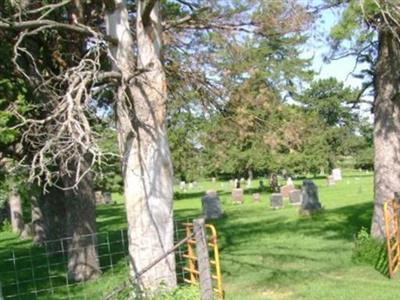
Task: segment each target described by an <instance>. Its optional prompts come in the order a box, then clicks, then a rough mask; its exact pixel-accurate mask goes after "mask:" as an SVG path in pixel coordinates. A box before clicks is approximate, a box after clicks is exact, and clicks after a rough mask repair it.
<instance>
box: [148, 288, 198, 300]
mask: <svg viewBox="0 0 400 300" xmlns="http://www.w3.org/2000/svg"><path fill="white" fill-rule="evenodd" d="M198 299H200V293H199V288H198V287H197V286H189V285H185V286H180V287H178V288H177V289H175V290H173V291H172V292H169V293H166V294H163V295H161V296H159V297H157V298H155V299H154V300H198Z"/></svg>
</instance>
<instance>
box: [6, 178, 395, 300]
mask: <svg viewBox="0 0 400 300" xmlns="http://www.w3.org/2000/svg"><path fill="white" fill-rule="evenodd" d="M344 175H345V176H344V179H343V180H342V181H341V182H339V183H338V184H337V185H335V186H332V187H327V186H326V182H325V179H316V180H315V182H316V183H317V185H318V186H319V191H320V200H321V203H322V205H323V206H324V208H325V210H324V212H323V213H321V214H318V215H315V216H313V217H312V218H310V217H308V218H307V217H300V216H299V214H298V208H297V207H293V206H291V205H290V204H289V203H287V202H285V207H284V208H283V209H280V210H272V209H271V208H270V207H269V200H268V195H267V193H266V192H263V193H262V201H261V203H252V201H251V193H252V191H254V190H256V188H257V187H258V181H257V180H254V182H253V184H254V186H253V189H250V190H247V191H246V197H245V203H244V204H243V205H233V204H231V197H230V186H229V183H221V182H215V183H211V182H200V184H199V187H197V188H194V189H192V190H187V191H186V192H182V191H179V188H177V189H176V190H177V191H178V192H179V195H177V196H178V197H177V198H178V199H177V200H175V202H174V208H175V216H176V217H177V218H187V217H191V216H196V215H198V214H199V213H200V212H201V203H200V197H201V196H202V195H203V193H204V191H205V190H207V189H210V188H214V189H217V190H218V191H219V193H220V196H221V200H222V203H223V208H224V211H225V217H224V218H223V219H221V220H219V221H217V222H216V226H217V230H218V232H219V236H220V239H219V245H220V251H221V253H220V254H221V260H222V271H223V285H224V289H225V292H226V299H243V300H245V299H251V300H253V299H254V300H256V299H293V300H299V299H307V300H312V299H334V300H338V299H346V300H347V299H371V300H375V299H385V300H389V299H395V298H396V299H397V296H398V295H399V294H400V282H399V281H398V280H389V279H388V278H387V277H386V276H384V275H382V273H380V272H379V271H377V270H376V269H375V268H374V267H373V266H361V265H356V264H354V263H353V262H352V261H351V255H352V248H353V246H354V235H355V234H356V233H357V232H358V231H359V230H360V229H361V227H363V226H364V227H369V225H370V219H371V215H372V195H373V192H372V175H371V174H365V173H358V172H346V173H345V174H344ZM295 184H301V181H300V180H295ZM114 198H116V199H117V204H116V205H112V206H101V207H99V208H98V230H99V231H100V232H105V231H109V232H112V233H117V232H118V231H119V230H120V229H123V228H125V227H126V222H125V215H124V207H123V203H122V199H121V197H120V196H118V195H115V197H114ZM11 247H13V248H15V249H16V251H20V252H23V251H24V250H26V249H30V243H29V241H25V242H21V241H18V240H17V239H16V238H15V236H14V235H12V234H10V233H1V234H0V249H1V250H0V260H1V258H2V257H4V255H5V253H6V252H7V251H9V249H10V248H11ZM0 267H1V268H0V273H1V272H3V271H4V268H5V265H1V266H0ZM123 269H124V268H123V267H120V268H119V269H116V270H115V269H114V273H115V272H116V273H117V274H118V272H119V271H121V270H123ZM104 274H105V275H104V277H103V278H102V279H101V281H100V282H99V283H92V284H90V285H89V286H88V287H86V289H87V290H86V293H87V294H89V295H90V294H92V293H95V292H99V291H101V289H106V288H107V287H108V286H112V284H113V282H115V281H118V280H120V279H119V277H118V276H115V275H116V274H114V275H113V274H112V273H111V270H109V269H106V270H105V273H104ZM77 292H79V291H77ZM56 298H57V297H56V296H55V297H54V298H53V299H56ZM89 299H90V297H89ZM93 299H94V298H93Z"/></svg>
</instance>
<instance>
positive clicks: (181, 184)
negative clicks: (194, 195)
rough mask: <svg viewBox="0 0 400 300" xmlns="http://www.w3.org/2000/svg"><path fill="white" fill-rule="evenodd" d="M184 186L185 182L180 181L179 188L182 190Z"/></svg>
mask: <svg viewBox="0 0 400 300" xmlns="http://www.w3.org/2000/svg"><path fill="white" fill-rule="evenodd" d="M185 187H186V182H184V181H181V182H180V184H179V188H180V189H181V190H183V189H184V188H185Z"/></svg>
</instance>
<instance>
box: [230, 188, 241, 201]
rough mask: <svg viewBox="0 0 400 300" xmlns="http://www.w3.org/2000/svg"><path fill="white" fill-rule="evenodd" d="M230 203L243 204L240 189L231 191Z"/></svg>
mask: <svg viewBox="0 0 400 300" xmlns="http://www.w3.org/2000/svg"><path fill="white" fill-rule="evenodd" d="M232 201H233V203H234V204H243V190H242V189H241V188H236V189H233V190H232Z"/></svg>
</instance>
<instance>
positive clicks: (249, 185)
mask: <svg viewBox="0 0 400 300" xmlns="http://www.w3.org/2000/svg"><path fill="white" fill-rule="evenodd" d="M246 187H247V188H251V179H250V178H249V179H247V184H246Z"/></svg>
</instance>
